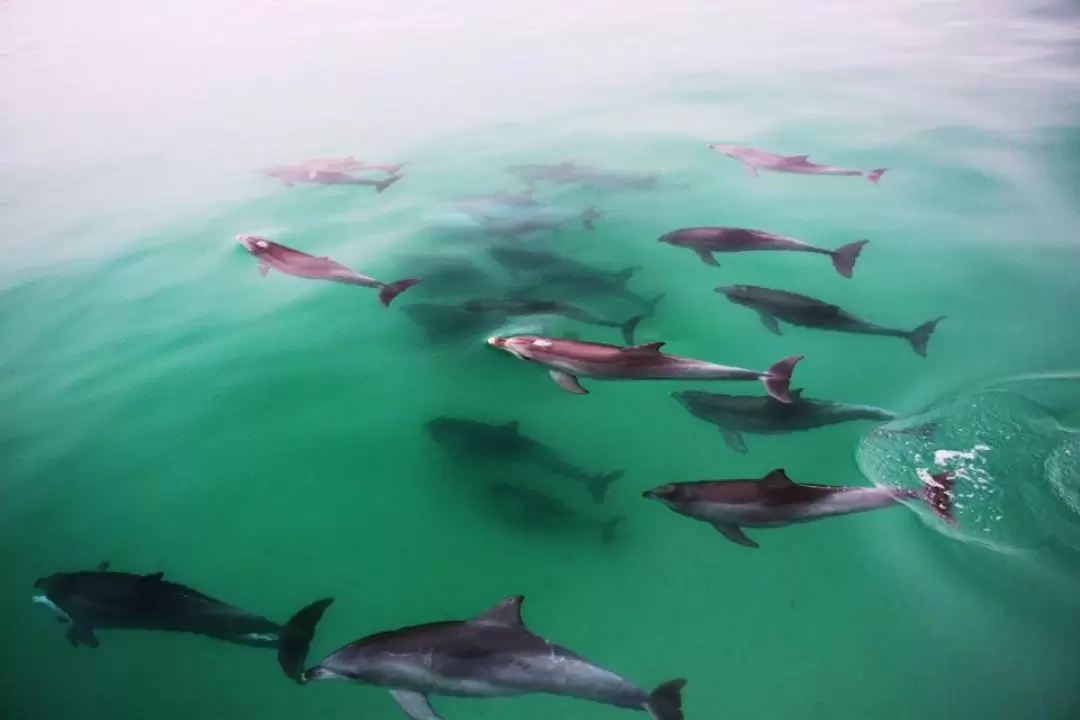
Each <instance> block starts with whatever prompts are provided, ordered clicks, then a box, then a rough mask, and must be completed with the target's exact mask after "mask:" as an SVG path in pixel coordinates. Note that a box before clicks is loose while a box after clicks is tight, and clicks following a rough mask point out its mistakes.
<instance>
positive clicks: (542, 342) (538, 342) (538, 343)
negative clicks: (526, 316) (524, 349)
mask: <svg viewBox="0 0 1080 720" xmlns="http://www.w3.org/2000/svg"><path fill="white" fill-rule="evenodd" d="M533 345H535V346H536V347H551V341H550V340H533Z"/></svg>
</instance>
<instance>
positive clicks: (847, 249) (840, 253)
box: [832, 240, 870, 278]
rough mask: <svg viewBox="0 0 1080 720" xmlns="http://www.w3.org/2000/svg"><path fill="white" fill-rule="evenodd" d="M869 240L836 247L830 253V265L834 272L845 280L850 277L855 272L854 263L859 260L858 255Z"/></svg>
mask: <svg viewBox="0 0 1080 720" xmlns="http://www.w3.org/2000/svg"><path fill="white" fill-rule="evenodd" d="M868 242H870V241H869V240H858V241H856V242H853V243H849V244H847V245H844V246H843V247H838V248H836V249H835V250H833V252H832V264H833V267H834V268H836V272H838V273H840V274H841V275H842V276H844V277H846V278H850V277H851V273H853V272H854V271H855V261H856V260H858V259H859V253H860V252H862V249H863V246H864V245H866V243H868Z"/></svg>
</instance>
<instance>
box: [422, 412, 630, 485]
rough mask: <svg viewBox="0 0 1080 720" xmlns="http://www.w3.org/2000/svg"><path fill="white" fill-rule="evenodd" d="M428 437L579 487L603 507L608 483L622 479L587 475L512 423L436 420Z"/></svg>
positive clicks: (459, 450) (609, 474) (465, 452)
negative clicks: (537, 470) (529, 467)
mask: <svg viewBox="0 0 1080 720" xmlns="http://www.w3.org/2000/svg"><path fill="white" fill-rule="evenodd" d="M427 432H428V435H429V436H431V439H432V440H434V441H435V442H437V443H439V444H440V445H443V446H444V447H446V448H448V449H450V450H451V451H453V452H456V453H459V454H461V455H472V456H477V457H490V458H495V459H498V460H503V461H507V462H524V463H529V464H532V465H535V466H537V467H539V468H542V469H544V470H546V471H548V472H549V473H552V474H553V475H558V476H560V477H564V478H567V479H569V480H574V481H576V482H579V483H581V484H582V485H584V486H585V488H586V489H587V490H588V491H589V495H590V496H591V497H592V499H593V502H595V503H602V502H604V497H605V496H606V495H607V491H608V488H609V487H611V483H613V482H615V481H616V480H618V479H619V478H620V477H622V474H623V473H622V470H616V471H614V472H607V473H600V474H598V475H590V474H589V473H587V472H585V471H584V470H581V469H580V468H577V467H575V466H574V465H572V464H570V463H569V462H567V461H566V460H564V459H563V458H562V457H561V456H560V455H559V454H558V453H557V452H555V451H554V450H553V449H551V448H550V447H548V446H547V445H545V444H544V443H542V442H540V441H538V440H534V439H532V438H531V437H529V436H528V435H523V434H522V433H521V427H520V426H519V425H518V422H517V421H516V420H515V421H513V422H508V423H505V424H501V425H497V424H493V423H485V422H480V421H479V420H466V419H463V418H451V417H438V418H435V419H434V420H432V421H430V422H429V423H428V424H427Z"/></svg>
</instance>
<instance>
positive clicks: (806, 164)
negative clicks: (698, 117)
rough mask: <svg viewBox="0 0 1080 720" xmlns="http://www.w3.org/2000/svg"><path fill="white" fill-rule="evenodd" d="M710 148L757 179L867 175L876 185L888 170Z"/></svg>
mask: <svg viewBox="0 0 1080 720" xmlns="http://www.w3.org/2000/svg"><path fill="white" fill-rule="evenodd" d="M708 147H709V149H710V150H713V151H715V152H718V153H721V154H723V155H727V156H728V157H729V158H731V159H733V160H738V161H739V162H741V163H742V164H743V167H744V168H745V169H746V172H748V173H750V174H751V175H753V176H755V177H757V174H758V171H759V170H760V171H762V172H775V173H791V174H793V175H847V176H852V175H865V176H866V179H867V180H869V181H870V182H872V183H875V184H876V183H877V181H878V180H880V179H881V176H882V175H884V174H885V170H887V168H877V169H875V170H858V169H855V168H846V167H837V166H836V165H819V164H817V163H812V162H810V160H809V159H808V158H809V155H777V154H776V153H771V152H765V151H764V150H755V149H754V148H748V147H743V146H742V145H721V144H717V143H714V144H712V145H709V146H708Z"/></svg>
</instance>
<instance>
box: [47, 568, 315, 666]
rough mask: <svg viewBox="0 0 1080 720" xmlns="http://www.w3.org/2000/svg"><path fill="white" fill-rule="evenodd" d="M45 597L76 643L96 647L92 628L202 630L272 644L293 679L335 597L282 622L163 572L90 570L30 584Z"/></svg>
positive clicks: (254, 644)
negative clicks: (316, 627) (176, 579)
mask: <svg viewBox="0 0 1080 720" xmlns="http://www.w3.org/2000/svg"><path fill="white" fill-rule="evenodd" d="M34 587H35V588H37V589H38V590H40V591H42V593H43V594H42V595H38V596H35V597H34V602H35V603H37V604H39V605H43V606H45V607H46V608H48V609H49V610H51V611H53V612H54V613H56V614H57V615H58V616H59V618H60V620H61V622H67V623H69V627H68V631H67V639H68V642H70V643H71V644H72V645H73V646H74V647H78V646H79V645H87V646H89V647H92V648H96V647H97V646H98V639H97V636H96V635H95V634H94V631H95V630H100V629H106V628H110V629H122V630H158V631H162V632H173V633H192V634H195V635H205V636H206V637H211V638H214V639H216V640H223V641H225V642H228V643H233V644H236V645H247V646H250V647H265V648H274V649H276V650H277V654H278V663H279V664H280V665H281V669H282V670H283V671H284V672H285V674H286V675H287V676H288V677H290V678H292V679H293V680H295V681H297V682H302V680H301V675H302V673H303V671H304V666H305V665H306V664H307V654H308V648H309V647H310V645H311V641H312V639H313V638H314V636H315V626H316V625H317V624H318V622H319V620H320V619H321V618H322V616H323V613H324V612H326V608H328V607H329V606H330V603H332V602H333V599H331V598H326V599H324V600H319V601H316V602H313V603H312V604H310V605H308V606H307V607H305V608H304V609H303V610H301V611H300V612H298V613H296V614H295V615H293V616H292V618H291V619H290V620H289V621H288V622H287V623H285V624H284V625H280V624H278V623H276V622H274V621H272V620H267V619H266V618H263V617H260V616H258V615H252V614H251V613H248V612H245V611H243V610H240V609H239V608H235V607H233V606H232V605H228V604H226V603H223V602H221V601H220V600H215V599H214V598H212V597H209V596H207V595H203V594H202V593H200V592H199V591H197V590H193V589H192V588H189V587H187V586H186V585H180V584H179V583H174V582H169V581H168V580H165V579H163V577H162V573H160V572H157V573H153V574H150V575H134V574H131V573H124V572H111V571H109V564H108V563H102V564H101V565H99V566H98V567H97V568H96V569H95V570H86V571H80V572H70V573H56V574H55V575H50V576H49V577H46V578H42V579H40V580H38V581H37V582H36V583H34Z"/></svg>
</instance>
